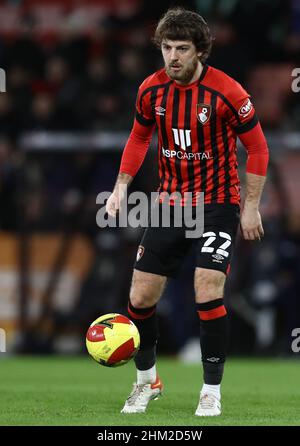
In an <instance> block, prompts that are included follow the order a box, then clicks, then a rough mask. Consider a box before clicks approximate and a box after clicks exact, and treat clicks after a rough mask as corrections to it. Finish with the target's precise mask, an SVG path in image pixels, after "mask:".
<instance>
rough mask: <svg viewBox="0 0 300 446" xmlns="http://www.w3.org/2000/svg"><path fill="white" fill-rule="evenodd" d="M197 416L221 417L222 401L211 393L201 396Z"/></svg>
mask: <svg viewBox="0 0 300 446" xmlns="http://www.w3.org/2000/svg"><path fill="white" fill-rule="evenodd" d="M195 415H197V416H198V417H215V416H218V415H221V401H220V400H219V399H218V398H217V397H216V396H215V395H213V394H211V393H203V394H200V400H199V404H198V407H197V409H196V412H195Z"/></svg>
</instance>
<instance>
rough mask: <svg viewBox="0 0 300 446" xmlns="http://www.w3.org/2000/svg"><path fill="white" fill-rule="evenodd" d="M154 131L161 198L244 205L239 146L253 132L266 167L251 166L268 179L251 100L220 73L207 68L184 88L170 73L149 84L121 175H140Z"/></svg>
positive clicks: (140, 97)
mask: <svg viewBox="0 0 300 446" xmlns="http://www.w3.org/2000/svg"><path fill="white" fill-rule="evenodd" d="M155 126H156V127H157V129H158V163H159V177H160V187H159V191H160V192H168V193H169V194H171V193H173V192H177V191H178V192H179V193H181V194H182V195H183V194H184V193H185V192H192V193H193V194H194V195H195V196H196V194H195V193H196V192H204V201H205V203H239V201H240V193H239V189H240V182H239V177H238V171H237V146H236V140H237V136H239V137H240V139H241V140H242V141H243V139H242V138H243V135H244V134H245V135H249V134H251V133H249V132H251V131H252V130H253V129H255V141H257V139H259V143H260V144H259V145H258V146H257V145H256V147H255V148H254V150H253V152H255V153H256V154H258V156H259V157H260V158H258V159H259V160H263V162H262V163H260V161H257V157H256V159H255V160H252V165H253V169H252V172H253V173H257V174H261V175H265V172H266V164H267V155H268V149H267V145H266V142H265V139H264V136H263V134H262V131H261V127H260V124H259V122H258V119H257V116H256V114H255V110H254V107H253V105H252V104H251V102H250V99H249V94H248V93H247V92H246V91H245V90H244V89H243V88H242V87H241V85H240V84H239V83H238V82H236V81H235V80H234V79H232V78H231V77H229V76H227V75H226V74H225V73H223V72H222V71H220V70H217V69H215V68H213V67H210V66H207V65H204V68H203V71H202V74H201V76H200V78H199V79H198V80H197V81H196V82H194V83H192V84H189V85H185V86H182V85H179V84H178V83H176V82H175V81H172V80H170V78H169V77H168V75H167V74H166V71H165V69H162V70H159V71H157V72H156V73H154V74H153V75H151V76H149V77H148V78H147V79H145V81H144V82H143V83H142V84H141V86H140V88H139V92H138V97H137V103H136V114H135V124H134V127H133V130H132V133H131V138H129V140H128V142H127V145H126V147H125V150H124V153H123V157H122V162H121V168H120V172H125V173H128V174H130V175H133V176H134V175H135V173H136V171H137V170H138V168H139V166H140V164H141V162H142V161H143V159H144V156H145V153H143V151H141V152H140V153H138V150H139V149H138V146H140V147H144V146H146V147H147V146H149V142H150V139H151V136H152V133H153V130H154V128H155ZM134 136H135V138H134ZM245 140H246V141H247V138H246V139H245ZM246 148H247V147H246ZM129 152H130V154H131V155H133V156H134V157H135V158H136V159H135V166H133V165H132V163H131V162H130V157H129V156H128V155H129ZM134 152H135V153H134ZM248 155H249V151H248ZM248 158H249V156H248ZM250 161H251V160H250ZM259 164H262V166H263V167H261V168H260V167H259V166H258V165H259ZM254 165H255V166H256V167H254ZM249 166H250V167H249V169H247V170H248V171H250V172H251V162H250V163H249Z"/></svg>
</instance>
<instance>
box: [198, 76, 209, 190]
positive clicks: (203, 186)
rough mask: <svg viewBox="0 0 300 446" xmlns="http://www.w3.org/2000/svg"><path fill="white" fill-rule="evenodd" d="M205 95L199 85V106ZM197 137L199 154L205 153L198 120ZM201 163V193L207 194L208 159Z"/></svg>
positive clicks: (201, 130) (202, 133) (201, 127)
mask: <svg viewBox="0 0 300 446" xmlns="http://www.w3.org/2000/svg"><path fill="white" fill-rule="evenodd" d="M204 93H205V89H204V88H203V86H202V85H199V90H198V104H203V103H204ZM197 136H198V146H199V152H204V151H205V144H204V129H203V125H202V124H201V123H200V122H199V120H198V119H197ZM199 163H200V174H201V183H200V192H204V193H205V192H206V178H207V166H206V159H205V158H203V159H202V160H201V161H199Z"/></svg>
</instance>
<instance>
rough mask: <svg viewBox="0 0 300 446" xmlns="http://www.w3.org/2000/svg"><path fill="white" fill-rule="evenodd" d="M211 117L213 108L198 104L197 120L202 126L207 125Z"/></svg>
mask: <svg viewBox="0 0 300 446" xmlns="http://www.w3.org/2000/svg"><path fill="white" fill-rule="evenodd" d="M210 115H211V106H210V105H207V104H197V119H198V121H199V122H200V123H201V124H203V125H204V124H206V123H207V122H208V121H209V118H210Z"/></svg>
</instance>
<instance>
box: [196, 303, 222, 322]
mask: <svg viewBox="0 0 300 446" xmlns="http://www.w3.org/2000/svg"><path fill="white" fill-rule="evenodd" d="M198 314H199V317H200V319H201V320H203V321H210V320H211V319H218V318H219V317H222V316H225V315H226V314H227V311H226V308H225V307H224V305H221V306H220V307H217V308H213V309H212V310H208V311H198Z"/></svg>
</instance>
